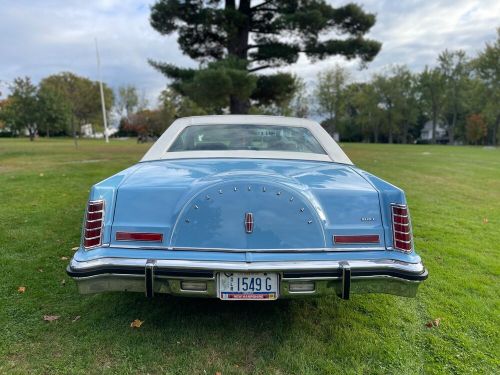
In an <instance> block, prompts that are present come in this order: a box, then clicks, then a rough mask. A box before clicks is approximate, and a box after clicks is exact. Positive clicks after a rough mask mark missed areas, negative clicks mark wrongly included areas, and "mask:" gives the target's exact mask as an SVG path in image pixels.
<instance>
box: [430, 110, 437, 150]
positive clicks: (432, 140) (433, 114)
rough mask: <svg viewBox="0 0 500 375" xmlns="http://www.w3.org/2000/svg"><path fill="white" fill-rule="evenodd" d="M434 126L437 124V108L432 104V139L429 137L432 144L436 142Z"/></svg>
mask: <svg viewBox="0 0 500 375" xmlns="http://www.w3.org/2000/svg"><path fill="white" fill-rule="evenodd" d="M436 126H437V110H436V108H435V107H434V106H433V108H432V139H431V143H432V144H436Z"/></svg>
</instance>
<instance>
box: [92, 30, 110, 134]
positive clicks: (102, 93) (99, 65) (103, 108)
mask: <svg viewBox="0 0 500 375" xmlns="http://www.w3.org/2000/svg"><path fill="white" fill-rule="evenodd" d="M95 53H96V57H97V72H98V74H99V89H100V90H101V107H102V120H103V122H104V138H105V139H106V143H109V137H108V120H107V118H106V104H105V103H104V89H103V88H102V77H101V60H100V59H99V48H98V47H97V38H95Z"/></svg>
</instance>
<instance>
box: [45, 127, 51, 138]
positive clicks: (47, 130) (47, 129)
mask: <svg viewBox="0 0 500 375" xmlns="http://www.w3.org/2000/svg"><path fill="white" fill-rule="evenodd" d="M49 129H50V127H49V124H47V128H46V132H47V138H50V132H49Z"/></svg>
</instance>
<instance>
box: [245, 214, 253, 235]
mask: <svg viewBox="0 0 500 375" xmlns="http://www.w3.org/2000/svg"><path fill="white" fill-rule="evenodd" d="M245 231H246V232H247V233H252V232H253V214H252V213H251V212H247V213H245Z"/></svg>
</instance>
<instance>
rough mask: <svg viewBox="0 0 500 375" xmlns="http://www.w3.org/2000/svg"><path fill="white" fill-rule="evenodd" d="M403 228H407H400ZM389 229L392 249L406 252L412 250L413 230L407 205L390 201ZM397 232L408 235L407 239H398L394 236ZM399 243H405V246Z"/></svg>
mask: <svg viewBox="0 0 500 375" xmlns="http://www.w3.org/2000/svg"><path fill="white" fill-rule="evenodd" d="M404 213H406V214H404ZM404 221H406V223H404ZM403 228H407V230H405V231H404V230H401V229H403ZM391 229H392V247H393V249H394V250H396V251H401V252H403V253H406V254H409V253H411V252H412V251H413V230H412V227H411V219H410V211H409V209H408V205H406V204H401V203H391ZM397 234H401V235H405V236H409V240H402V239H398V238H396V235H397ZM398 243H399V245H398ZM401 244H405V247H401Z"/></svg>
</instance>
